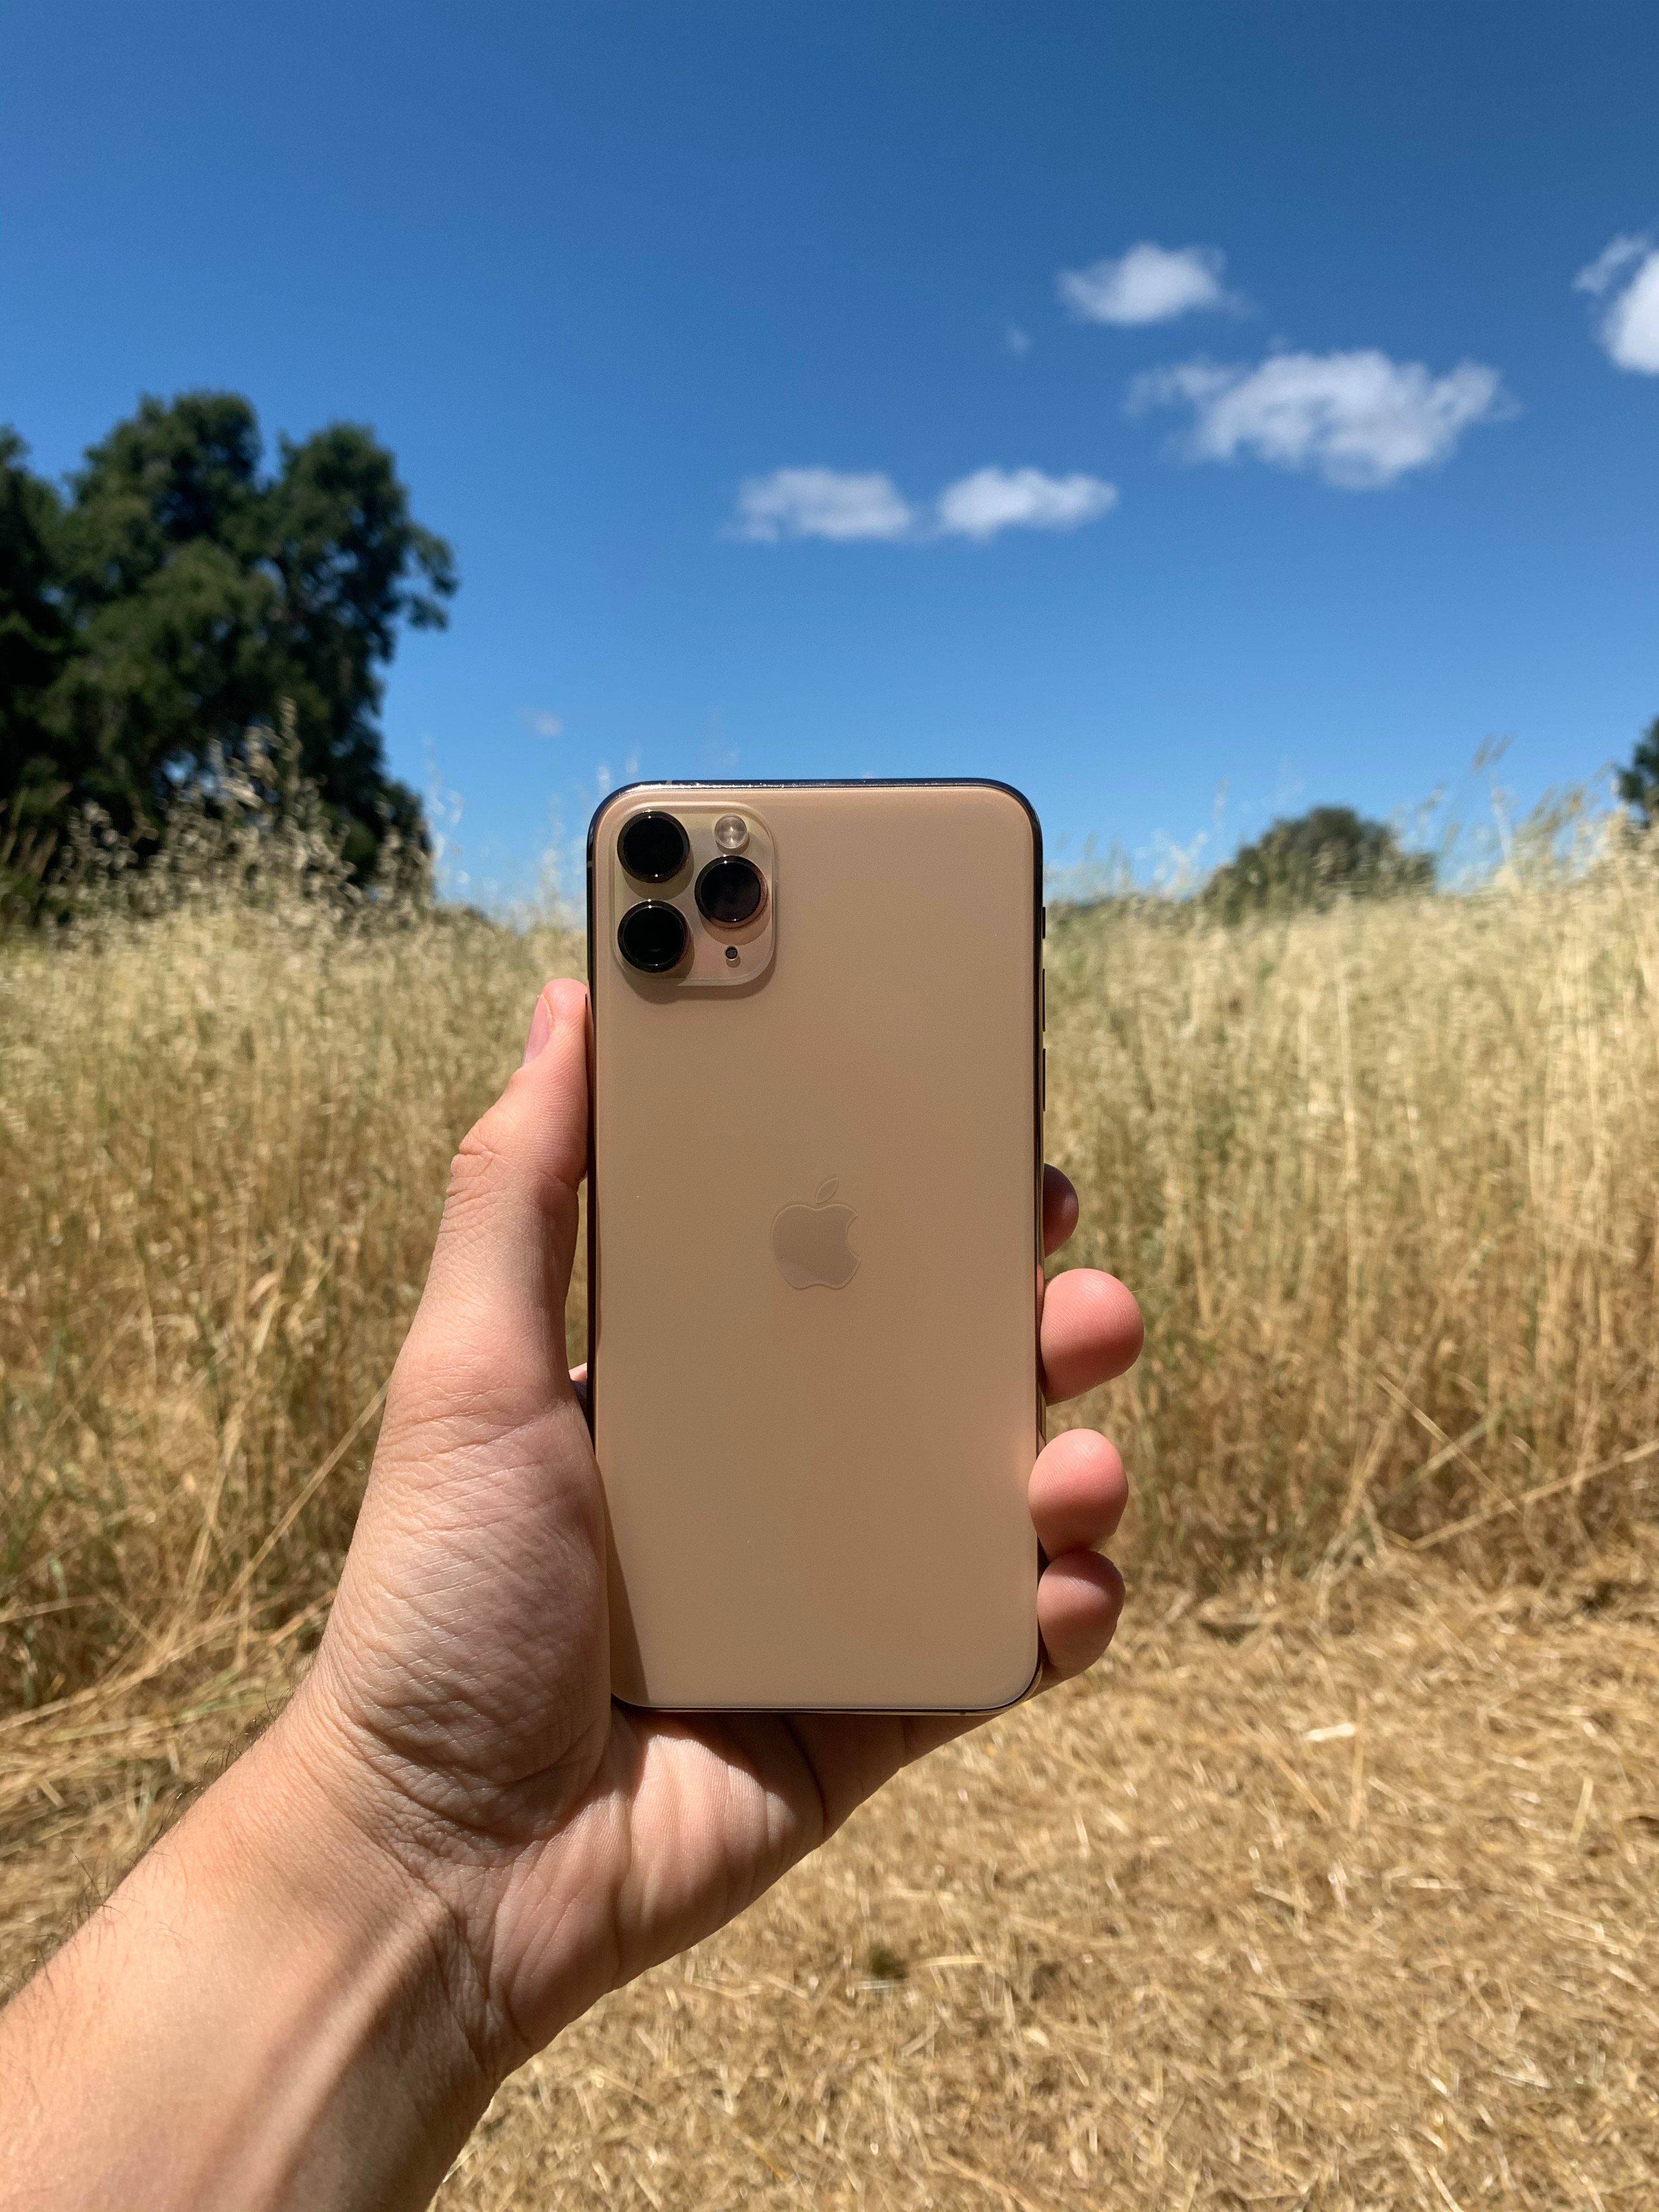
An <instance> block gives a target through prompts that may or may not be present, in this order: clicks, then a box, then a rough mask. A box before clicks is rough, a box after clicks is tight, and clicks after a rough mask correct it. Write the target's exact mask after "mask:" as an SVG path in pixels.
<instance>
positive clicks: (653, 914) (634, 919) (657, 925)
mask: <svg viewBox="0 0 1659 2212" xmlns="http://www.w3.org/2000/svg"><path fill="white" fill-rule="evenodd" d="M678 826H679V825H678V823H676V824H675V827H676V828H677V829H678ZM688 934H689V933H688V931H687V929H686V927H685V916H684V915H683V914H682V913H681V912H680V910H679V908H678V907H677V906H670V905H669V904H668V903H667V902H666V901H665V900H664V899H647V900H646V901H645V902H644V904H643V905H642V906H630V907H629V909H628V911H627V913H626V914H625V915H623V918H622V921H621V922H620V923H619V924H618V926H617V951H619V952H620V953H621V954H622V957H623V959H624V960H625V961H626V962H627V963H628V964H629V967H630V968H640V969H643V970H644V971H645V973H646V974H647V975H666V974H667V973H668V971H669V969H671V968H678V965H679V963H680V961H681V959H682V958H683V957H684V952H685V940H686V938H687V936H688Z"/></svg>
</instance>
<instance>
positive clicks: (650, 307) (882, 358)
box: [0, 0, 1659, 890]
mask: <svg viewBox="0 0 1659 2212" xmlns="http://www.w3.org/2000/svg"><path fill="white" fill-rule="evenodd" d="M5 45H6V57H5V61H4V65H3V70H0V420H6V419H9V420H11V421H13V422H15V424H16V425H17V427H18V428H19V429H20V430H21V432H22V434H23V435H24V436H25V437H26V438H27V440H28V441H29V442H30V444H31V445H32V447H33V452H34V457H35V461H36V464H37V465H40V466H42V467H44V468H46V469H48V470H52V471H59V470H64V469H67V468H69V467H70V466H72V465H74V463H75V461H76V458H77V456H78V454H79V452H80V450H81V449H82V447H84V446H85V445H86V444H87V443H88V441H91V440H92V439H94V438H95V437H97V436H98V435H100V434H101V433H102V432H103V431H104V430H105V429H106V428H107V427H108V425H109V424H110V423H111V422H112V421H113V420H114V419H115V418H116V416H118V415H120V414H122V413H125V411H127V410H129V409H130V408H131V406H132V404H133V403H134V401H135V399H136V398H137V394H138V393H139V392H144V391H152V392H164V393H165V392H173V391H176V390H179V389H182V388H186V387H191V386H222V387H232V388H234V389H238V390H240V391H243V392H246V393H247V394H248V395H249V396H250V397H251V398H252V399H253V401H254V402H255V404H256V405H257V406H258V410H259V412H260V415H261V418H262V420H263V421H264V424H265V426H266V428H267V431H268V433H269V434H270V435H272V437H273V438H274V435H275V433H276V431H277V430H279V429H285V430H288V431H289V432H291V433H294V434H303V433H304V432H306V431H307V430H309V429H311V428H314V427H316V426H317V425H318V424H319V423H321V422H325V421H326V420H328V419H330V418H332V417H339V416H344V417H348V418H352V419H356V420H361V421H366V422H370V423H372V424H374V426H375V428H377V429H378V430H379V432H380V435H382V436H383V437H384V438H386V440H387V441H388V442H389V443H390V444H391V445H392V447H394V449H395V450H396V452H397V453H398V459H399V461H400V464H401V466H402V468H403V471H404V475H405V477H407V479H408V481H409V483H410V485H411V487H412V489H413V492H414V496H415V502H416V511H417V513H419V514H420V515H421V517H422V520H425V521H427V522H428V523H429V524H430V525H431V526H433V527H435V528H436V529H438V530H441V531H442V532H444V533H445V534H446V535H447V536H448V537H449V538H451V539H452V540H453V543H454V544H455V546H456V548H457V550H458V553H459V562H460V568H461V574H462V579H463V583H462V590H461V592H460V595H459V599H458V600H457V602H456V605H455V611H454V617H453V625H452V627H451V629H450V630H449V631H448V632H447V634H445V635H441V636H438V637H416V638H411V639H410V640H408V641H406V642H405V644H404V647H403V649H402V651H401V653H400V654H399V657H398V661H397V664H396V665H395V668H394V670H393V673H392V681H391V684H390V689H389V692H388V697H387V702H386V733H387V739H388V745H389V750H390V753H391V757H392V763H393V765H394V767H395V768H396V769H398V772H399V773H401V774H402V775H404V776H406V777H408V778H409V779H410V781H413V782H415V783H416V784H417V785H419V786H421V787H429V786H431V785H433V783H434V781H435V783H436V785H437V787H439V788H441V791H442V792H444V793H448V794H452V795H459V796H458V797H456V796H451V797H450V798H447V799H445V800H444V801H443V803H442V805H441V809H440V811H441V817H442V826H443V828H444V829H445V834H446V836H447V838H448V840H449V848H448V854H447V866H448V868H449V870H450V872H451V877H452V880H453V881H455V882H456V883H458V884H459V883H460V882H461V881H462V879H463V878H465V882H466V884H467V886H468V887H469V888H471V889H477V888H478V887H479V886H483V885H489V884H494V885H495V886H496V887H497V889H498V890H513V889H522V888H524V887H526V886H527V885H528V884H530V883H531V882H532V880H533V879H534V876H535V871H536V866H537V862H538V855H539V854H542V852H543V851H544V849H545V848H549V847H550V846H551V847H554V848H562V849H565V850H566V856H567V865H568V841H569V840H570V839H571V838H572V837H573V836H574V835H575V834H576V833H577V832H578V831H579V830H580V828H581V827H582V826H583V825H584V824H585V822H586V815H587V812H588V811H589V810H590V808H591V806H592V803H593V800H594V798H595V796H596V795H597V793H598V792H599V789H600V788H601V787H603V785H604V784H605V782H606V781H621V780H622V779H623V777H624V776H626V775H629V774H638V775H708V774H727V773H729V774H732V775H745V776H746V775H896V774H908V773H919V774H929V775H933V774H950V773H968V774H986V775H1001V776H1006V777H1007V778H1009V779H1010V780H1012V781H1015V782H1018V783H1019V784H1020V785H1022V786H1023V787H1024V788H1025V789H1026V790H1027V791H1028V792H1029V793H1030V795H1031V796H1032V798H1033V799H1035V800H1036V803H1037V805H1038V807H1039V809H1040V811H1041V812H1042V817H1043V820H1044V823H1045V827H1046V829H1047V831H1048V840H1049V846H1050V851H1051V854H1052V855H1053V856H1054V857H1055V858H1057V859H1059V860H1062V861H1065V860H1075V858H1076V857H1077V856H1078V855H1079V854H1080V853H1081V852H1082V851H1083V850H1084V849H1085V842H1086V841H1087V840H1089V839H1091V838H1092V839H1094V840H1096V841H1097V843H1098V844H1099V845H1100V846H1102V847H1104V846H1107V845H1112V844H1115V845H1116V846H1117V847H1119V848H1121V849H1122V850H1123V851H1125V852H1126V853H1127V854H1128V855H1129V856H1130V857H1131V859H1132V860H1133V863H1134V865H1135V866H1137V867H1138V868H1139V869H1140V870H1141V871H1142V872H1148V873H1150V872H1152V871H1153V870H1155V869H1156V868H1157V867H1158V866H1160V865H1162V864H1163V863H1164V861H1166V860H1167V858H1168V856H1169V854H1170V852H1171V851H1172V850H1175V849H1177V848H1178V849H1183V850H1188V851H1193V850H1196V852H1197V854H1198V857H1199V860H1200V864H1202V863H1204V862H1207V861H1208V860H1212V859H1214V858H1218V857H1221V856H1222V854H1224V853H1225V849H1226V848H1228V847H1229V846H1230V845H1231V842H1233V841H1234V840H1235V839H1236V838H1237V836H1240V835H1249V834H1253V833H1254V832H1255V831H1256V830H1258V829H1261V827H1262V826H1264V825H1265V823H1266V822H1267V819H1268V818H1269V817H1270V816H1271V815H1272V814H1273V813H1274V812H1275V811H1284V810H1287V809H1294V808H1298V807H1300V806H1303V805H1310V804H1312V803H1315V802H1316V801H1322V800H1346V801H1350V802H1352V803H1354V804H1356V805H1360V806H1362V807H1364V808H1365V809H1367V810H1368V811H1373V812H1376V813H1381V814H1389V813H1390V812H1393V811H1395V810H1400V809H1410V808H1412V807H1414V806H1415V805H1417V804H1418V803H1419V802H1420V801H1422V800H1424V799H1426V798H1427V797H1428V796H1429V795H1430V794H1431V793H1432V792H1433V791H1434V790H1435V789H1436V788H1437V787H1441V786H1449V787H1451V788H1452V790H1453V792H1454V793H1455V794H1456V795H1457V799H1458V803H1459V804H1460V805H1462V806H1464V807H1465V808H1466V809H1467V810H1478V809H1479V807H1480V803H1481V802H1480V795H1479V793H1478V792H1477V791H1475V790H1474V788H1473V787H1472V786H1471V783H1470V779H1469V763H1470V761H1471V758H1472V757H1473V756H1474V752H1475V750H1476V748H1477V747H1478V746H1479V745H1480V744H1481V742H1482V740H1483V739H1486V738H1492V737H1493V736H1497V735H1504V736H1507V737H1509V738H1510V739H1511V744H1510V749H1509V751H1508V753H1507V755H1506V757H1504V762H1503V764H1502V769H1501V772H1500V773H1501V775H1502V779H1503V781H1504V782H1505V783H1506V784H1507V785H1508V786H1509V787H1511V789H1512V790H1513V792H1514V793H1515V794H1516V802H1517V803H1518V804H1521V805H1525V804H1528V803H1530V802H1532V801H1533V800H1534V799H1536V798H1537V797H1538V796H1539V795H1540V794H1541V793H1542V792H1544V791H1545V790H1546V789H1547V788H1549V787H1557V786H1560V785H1563V784H1571V783H1574V782H1577V781H1583V780H1585V779H1588V778H1589V777H1591V776H1593V775H1595V773H1596V772H1597V771H1598V770H1599V769H1602V768H1604V767H1605V765H1606V764H1607V763H1608V762H1609V761H1611V760H1613V759H1616V758H1619V757H1627V756H1628V754H1629V752H1630V750H1631V748H1632V744H1633V743H1634V740H1635V738H1636V736H1637V733H1638V729H1639V728H1640V726H1642V725H1643V724H1644V722H1645V721H1646V720H1649V719H1650V717H1651V716H1652V715H1654V714H1659V588H1656V587H1659V498H1656V490H1659V467H1656V460H1659V259H1651V258H1650V255H1651V253H1652V252H1653V247H1654V246H1655V245H1656V244H1659V127H1656V124H1659V99H1656V94H1659V11H1656V10H1655V9H1653V7H1652V6H1651V5H1650V4H1635V5H1631V4H1619V0H1596V4H1595V5H1592V6H1579V5H1568V4H1566V0H1562V4H1559V5H1555V6H1550V7H1541V6H1537V5H1533V4H1528V0H1510V4H1507V5H1488V4H1468V5H1456V4H1454V5H1451V6H1447V5H1445V4H1444V0H1435V4H1430V5H1425V4H1418V0H1390V4H1389V6H1387V7H1385V8H1369V9H1358V8H1351V7H1342V6H1333V5H1331V4H1329V0H1318V4H1306V5H1304V4H1296V5H1274V4H1262V5H1257V6H1251V7H1248V8H1246V7H1240V6H1237V5H1236V4H1225V5H1223V4H1206V5H1199V4H1189V0H1148V4H1144V5H1138V6H1124V7H1106V6H1103V5H1072V4H1045V0H1022V4H1012V0H1010V4H1004V5H994V6H993V5H986V4H981V0H945V4H935V0H898V3H897V4H896V0H881V4H878V5H866V4H864V0H842V4H839V5H836V6H835V7H833V8H831V7H822V6H818V7H805V6H791V5H787V4H780V0H743V3H742V4H725V3H723V4H708V5H704V4H698V0H669V3H668V4H660V5H659V4H651V5H603V6H601V5H590V6H578V7H570V6H557V5H551V6H549V5H541V6H528V5H525V6H517V5H506V4H490V0H480V4H475V5H472V6H471V7H468V8H466V9H459V8H455V7H453V6H452V7H438V6H435V5H432V4H428V0H400V4H398V5H397V6H395V7H394V6H391V5H386V4H382V0H355V4H354V5H352V6H351V7H350V8H349V9H342V8H340V7H339V6H337V5H334V6H330V7H326V8H325V7H322V6H320V5H316V4H313V0H294V4H291V5H289V7H287V8H285V9H283V11H281V13H280V15H276V16H272V15H270V14H269V13H268V12H265V11H256V10H254V9H235V8H230V9H227V8H225V7H224V6H223V5H222V4H219V5H214V6H209V5H207V4H204V0H170V4H169V5H168V6H167V7H166V8H165V9H133V8H131V7H130V6H125V5H124V6H115V5H112V4H109V0H11V4H10V6H9V9H8V10H7V32H6V40H5ZM1621 242H1622V243H1621ZM1145 248H1156V249H1158V252H1156V253H1149V252H1145V251H1141V252H1136V249H1145ZM1610 248H1612V249H1615V250H1614V251H1613V252H1612V253H1611V254H1610V255H1609V253H1608V249H1610ZM1586 272H1587V273H1586ZM1581 274H1582V275H1585V282H1584V283H1583V284H1581V285H1580V286H1578V288H1577V289H1575V278H1576V277H1578V276H1581ZM1596 288H1599V289H1596ZM825 531H828V532H830V533H831V534H830V535H828V536H826V535H823V534H822V533H823V532H825ZM1224 787H1225V802H1224V803H1223V804H1222V805H1220V807H1219V810H1218V793H1222V792H1223V790H1224ZM1199 840H1207V842H1206V843H1202V844H1195V841H1199ZM567 880H568V878H567Z"/></svg>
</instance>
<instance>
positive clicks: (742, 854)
mask: <svg viewBox="0 0 1659 2212" xmlns="http://www.w3.org/2000/svg"><path fill="white" fill-rule="evenodd" d="M698 828H699V842H700V843H701V844H702V847H703V849H704V851H707V849H708V843H709V842H712V843H713V845H714V848H715V849H714V857H713V858H712V859H709V860H705V861H704V862H703V865H702V866H701V867H700V868H698V869H697V870H696V875H695V878H691V882H690V888H691V892H692V897H693V900H694V902H695V903H696V910H697V912H698V914H700V915H702V919H703V921H705V922H707V923H708V924H709V925H710V927H711V928H712V929H713V930H714V931H716V932H718V933H721V934H722V935H724V934H725V933H729V932H742V931H744V929H745V928H746V927H747V926H748V925H749V924H750V923H752V922H753V921H755V920H756V917H757V915H760V914H761V913H762V911H763V908H764V907H765V905H766V896H767V887H766V878H765V877H764V876H763V874H762V873H761V871H760V869H759V868H758V867H757V866H756V865H755V863H754V861H753V860H751V859H750V858H749V857H748V855H747V853H746V851H745V849H744V848H746V847H747V846H748V845H749V843H750V836H751V830H750V823H748V821H746V820H745V819H744V817H743V816H742V815H740V814H722V815H720V817H718V819H716V820H715V821H714V823H713V824H712V827H711V825H709V824H708V823H699V825H698ZM617 860H618V861H619V862H620V863H621V866H622V868H623V872H624V874H626V875H627V876H628V878H629V881H630V886H631V885H639V886H641V887H645V886H649V887H650V890H651V891H653V892H655V893H657V896H651V895H649V893H648V894H647V896H646V897H644V898H642V899H641V900H639V901H638V902H636V903H635V904H634V905H632V906H630V907H629V908H628V909H627V911H626V912H625V913H624V914H623V918H622V920H621V921H620V922H619V923H618V924H617V951H619V952H620V953H621V955H622V957H623V960H624V961H626V962H627V963H628V965H629V967H630V968H632V969H636V970H637V971H638V972H639V973H640V974H641V975H672V974H673V973H674V972H675V971H676V970H677V969H680V968H681V967H682V966H684V963H685V961H686V956H687V954H688V952H690V951H693V949H694V948H693V945H692V933H691V928H690V923H689V921H688V919H687V916H686V915H685V913H684V911H683V909H682V908H681V907H680V905H679V904H678V903H677V902H676V896H675V894H677V893H678V894H682V895H683V894H684V890H685V889H686V885H687V879H688V878H690V873H691V867H692V843H691V839H690V836H688V835H687V833H686V829H685V824H684V823H683V822H681V821H680V819H679V818H678V816H677V815H673V814H670V813H668V812H666V811H665V810H664V809H662V808H660V807H655V806H647V807H644V808H642V809H641V811H640V812H638V813H637V814H633V815H630V816H629V818H628V820H627V821H626V822H625V823H623V827H622V830H621V833H620V835H619V836H618V837H617ZM743 957H744V955H743V948H742V945H741V944H740V942H739V941H738V939H736V938H731V939H728V941H726V943H725V944H724V946H723V948H722V959H723V962H724V963H725V965H726V967H727V968H728V969H732V970H735V969H739V968H740V967H741V966H742V965H743Z"/></svg>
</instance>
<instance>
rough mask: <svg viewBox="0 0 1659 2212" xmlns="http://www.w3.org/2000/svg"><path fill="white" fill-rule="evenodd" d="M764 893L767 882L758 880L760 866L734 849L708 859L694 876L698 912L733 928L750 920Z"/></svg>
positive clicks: (755, 912)
mask: <svg viewBox="0 0 1659 2212" xmlns="http://www.w3.org/2000/svg"><path fill="white" fill-rule="evenodd" d="M765 896H766V885H765V884H764V883H763V882H762V880H761V872H760V870H759V869H758V868H757V866H755V864H754V862H753V861H752V860H742V859H740V858H739V857H738V854H735V853H728V854H725V855H724V856H723V857H722V858H721V859H720V860H711V861H710V862H709V863H708V866H707V867H706V868H705V869H704V870H703V872H702V874H701V875H700V876H699V877H698V878H697V909H698V911H699V913H701V914H702V915H703V916H704V918H705V919H706V920H707V921H714V922H720V923H721V924H723V925H724V927H726V928H727V929H735V928H736V927H737V926H738V923H739V922H744V921H753V920H754V918H755V916H756V915H757V914H758V913H759V912H760V908H761V901H762V899H763V898H764V897H765Z"/></svg>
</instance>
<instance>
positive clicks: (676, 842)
mask: <svg viewBox="0 0 1659 2212" xmlns="http://www.w3.org/2000/svg"><path fill="white" fill-rule="evenodd" d="M617 855H618V857H619V859H620V860H621V861H622V864H623V867H624V868H626V869H627V871H628V872H629V875H630V876H633V877H635V878H637V879H638V881H639V882H641V883H642V884H665V883H666V882H667V881H668V879H669V878H670V877H671V876H677V875H678V873H679V872H680V870H681V869H682V868H683V867H684V866H685V864H686V862H687V860H690V857H691V848H690V844H689V843H688V842H687V841H686V835H685V832H684V829H682V828H681V826H680V824H679V823H678V822H677V821H676V820H675V819H674V817H673V816H672V815H671V814H660V813H659V812H658V811H657V810H656V808H655V807H647V809H646V811H644V813H642V814H635V815H633V816H630V817H629V820H628V821H626V822H624V823H623V829H622V835H621V836H620V837H618V838H617Z"/></svg>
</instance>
